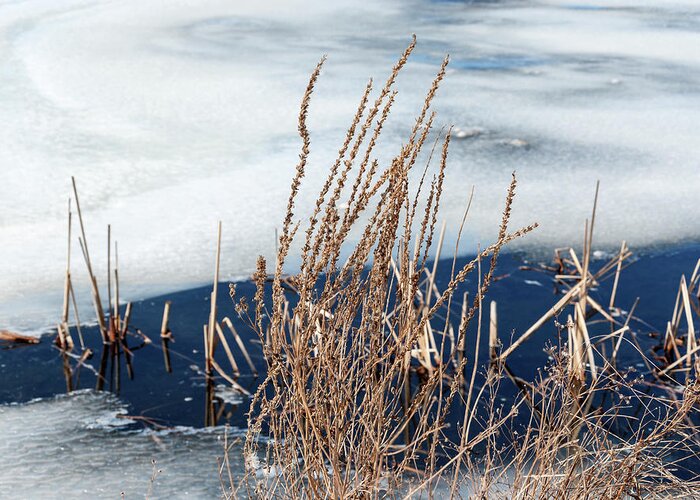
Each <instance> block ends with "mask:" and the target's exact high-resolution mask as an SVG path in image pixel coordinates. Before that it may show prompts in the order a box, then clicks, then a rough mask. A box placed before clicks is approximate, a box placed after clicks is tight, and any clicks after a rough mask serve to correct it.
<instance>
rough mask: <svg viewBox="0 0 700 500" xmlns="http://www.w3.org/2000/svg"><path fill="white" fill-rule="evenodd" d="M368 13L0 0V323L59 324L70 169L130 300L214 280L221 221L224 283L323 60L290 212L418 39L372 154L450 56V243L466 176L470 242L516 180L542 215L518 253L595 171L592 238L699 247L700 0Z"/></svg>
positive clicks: (445, 92)
mask: <svg viewBox="0 0 700 500" xmlns="http://www.w3.org/2000/svg"><path fill="white" fill-rule="evenodd" d="M366 4H367V2H349V1H340V2H320V1H318V0H314V1H312V2H308V1H305V2H301V1H296V0H295V1H284V2H283V1H276V2H265V3H261V4H257V3H254V2H225V1H223V0H220V1H214V0H205V1H201V2H197V4H196V7H194V6H193V5H192V4H191V3H189V2H171V1H167V0H159V1H150V2H137V1H121V2H106V1H89V0H75V1H70V0H69V1H65V2H60V3H56V2H53V1H49V0H45V1H40V0H37V1H27V2H8V1H3V2H0V109H2V112H1V113H0V326H3V327H6V328H7V327H12V328H15V329H19V330H22V331H32V330H37V329H41V328H44V327H46V326H49V325H52V324H53V323H54V322H55V319H56V318H57V317H58V315H59V311H60V306H59V304H60V300H61V291H62V284H61V283H62V273H63V267H64V260H65V251H66V250H65V242H64V239H65V228H66V220H65V219H66V217H65V210H66V202H67V198H68V196H69V194H70V176H71V175H75V176H76V177H77V179H78V184H79V187H80V193H81V201H82V204H83V209H84V212H85V216H86V220H87V231H88V241H89V244H90V249H91V254H92V256H93V259H94V260H95V261H96V262H97V265H96V271H97V273H98V276H103V275H104V261H105V254H106V245H105V235H106V225H107V223H111V224H112V227H113V231H114V234H115V236H116V239H117V240H118V241H119V254H120V263H121V269H120V272H121V277H122V283H123V285H124V288H123V293H122V296H123V297H129V298H136V297H139V296H140V297H143V296H146V295H148V294H151V293H159V292H163V291H167V290H173V289H176V288H184V287H187V286H191V285H195V284H200V283H203V282H204V281H205V280H209V279H210V275H211V267H212V265H211V264H212V261H213V244H214V236H215V230H216V221H217V220H219V219H221V220H222V221H223V224H224V241H223V256H222V270H223V278H233V277H237V276H242V275H245V274H247V273H248V272H250V271H251V270H252V268H253V265H254V259H255V257H256V256H257V255H258V254H260V253H263V254H266V255H268V256H269V255H270V254H271V252H272V251H273V249H274V228H275V227H276V226H278V225H279V221H280V220H281V217H282V211H283V208H284V205H285V203H286V196H287V191H288V184H289V180H290V178H291V175H292V171H293V168H294V165H295V163H296V158H297V154H298V147H299V140H298V138H297V137H296V122H295V120H296V115H297V110H298V103H299V100H300V97H301V95H302V92H303V89H304V88H305V85H306V81H307V79H308V74H309V73H310V71H311V69H312V68H313V67H314V65H315V64H316V62H317V61H318V59H319V57H320V56H321V55H322V54H324V53H326V54H328V55H329V61H328V63H327V66H326V67H325V69H324V71H323V74H322V77H321V79H320V82H319V85H318V89H317V93H316V95H315V97H314V100H313V103H312V110H311V118H310V128H311V133H312V150H313V154H312V157H311V165H310V167H309V169H310V172H309V176H308V178H309V179H310V180H309V185H308V188H309V189H306V190H304V191H303V192H302V198H301V200H300V206H304V205H308V204H309V202H310V200H311V199H312V196H313V193H312V191H313V190H312V189H311V188H313V187H314V186H315V185H318V179H319V178H320V175H321V174H322V173H323V171H324V169H325V168H327V166H328V164H329V158H332V156H333V151H334V150H336V149H337V147H338V146H339V145H340V143H341V141H342V138H343V136H344V132H343V128H344V127H345V126H346V125H347V123H348V121H349V119H350V117H351V116H352V113H353V108H354V107H355V103H356V101H357V100H358V99H359V96H360V93H361V91H362V89H363V86H364V84H365V82H366V80H367V78H368V77H370V76H374V77H376V78H377V80H378V81H382V79H383V78H384V77H385V76H386V75H387V71H388V68H389V67H390V66H391V65H392V64H393V61H394V60H395V59H396V57H397V55H398V54H399V53H400V51H401V50H402V49H403V47H405V45H406V44H407V43H408V41H409V39H410V34H411V33H416V34H417V35H418V40H419V46H418V48H417V50H416V52H415V57H414V58H413V60H412V61H411V62H410V63H409V65H408V66H407V68H406V70H405V73H404V74H403V75H402V76H401V78H400V80H399V82H398V89H399V91H400V95H399V99H398V103H397V107H396V112H395V114H394V115H393V117H392V119H391V121H390V123H389V124H388V126H387V130H386V136H385V137H384V140H383V141H382V142H381V144H380V149H381V151H382V152H383V157H386V156H388V155H391V154H393V153H395V152H396V149H397V147H398V146H399V145H400V142H401V140H402V139H403V138H404V136H405V134H406V129H407V127H409V126H410V125H411V124H412V123H413V116H414V115H415V114H416V113H417V111H418V108H419V106H420V105H421V104H422V95H423V94H424V92H425V90H426V89H427V87H428V86H429V82H430V79H431V77H432V75H433V74H434V73H435V72H436V70H437V67H438V64H439V63H440V61H441V59H442V57H443V56H444V54H446V53H449V54H450V55H451V58H452V63H451V66H450V68H451V69H450V74H449V77H448V78H447V80H446V82H445V84H444V86H443V88H442V89H441V91H440V94H439V97H438V100H437V110H438V111H439V113H440V115H439V121H438V123H439V124H440V125H442V124H454V125H456V126H458V127H459V128H460V129H461V130H463V131H479V133H476V134H474V133H468V134H463V137H461V138H459V137H457V138H456V139H455V141H453V144H452V154H451V158H450V161H449V172H448V181H447V182H448V188H447V190H446V192H445V199H444V202H443V207H444V211H443V216H444V217H445V218H446V219H447V221H448V223H450V227H451V228H454V229H453V230H452V231H449V232H448V233H449V234H452V233H454V232H456V225H457V224H458V222H457V221H459V219H460V218H461V213H462V210H463V206H464V203H465V200H466V197H467V195H468V192H469V189H470V187H471V185H472V184H474V185H476V198H475V203H474V206H473V211H472V214H471V217H470V220H469V223H468V228H467V240H468V241H467V242H466V243H465V244H463V245H462V246H461V248H462V249H463V250H464V251H465V252H469V251H473V249H474V245H475V244H476V242H482V243H486V242H488V241H489V240H490V239H491V238H492V237H493V236H494V234H495V227H496V224H497V221H498V217H499V214H500V211H501V205H502V198H503V195H504V192H505V188H506V185H507V183H508V181H509V177H510V172H511V171H513V170H517V171H518V174H519V178H520V186H519V189H518V196H519V198H518V200H517V202H516V204H515V207H514V209H515V221H514V223H516V224H524V223H529V222H531V221H533V220H537V221H539V222H540V223H541V228H540V229H539V230H538V231H537V233H536V234H533V235H532V236H530V237H528V240H527V241H528V242H529V244H530V245H535V246H538V247H542V248H544V247H547V248H549V247H550V246H553V245H560V244H571V243H576V242H579V241H580V239H581V234H582V230H581V227H582V221H583V219H584V218H585V217H586V216H587V215H588V213H589V211H590V206H591V204H592V197H593V192H594V186H595V181H596V179H600V180H601V182H602V188H601V198H600V203H599V208H600V210H599V214H598V219H597V222H596V224H597V232H596V243H597V244H599V245H602V246H611V245H617V244H618V242H619V240H621V239H623V238H624V239H627V241H628V242H629V244H630V246H632V247H633V248H634V247H638V246H640V245H652V244H657V243H664V242H676V241H679V240H686V239H697V237H698V234H700V219H699V218H698V217H696V216H694V215H693V214H696V213H697V197H698V190H699V189H700V168H699V166H700V165H699V163H700V140H699V139H700V137H699V135H698V134H699V132H698V127H697V123H698V122H697V116H698V112H699V111H700V99H699V98H698V97H699V91H698V89H699V88H700V87H699V86H698V84H699V83H700V81H699V80H700V60H699V59H698V58H697V54H700V34H699V33H698V31H699V29H700V6H699V5H698V3H697V2H691V1H686V2H679V1H669V2H652V1H642V0H640V1H631V0H624V1H621V0H619V1H615V2H608V1H605V2H602V1H588V2H586V1H583V2H578V1H569V2H567V1H543V2H483V3H482V2H429V1H409V2H398V1H395V2H394V1H389V2H382V3H381V4H376V5H366ZM457 139H459V140H457ZM302 213H303V210H300V212H299V215H301V214H302ZM449 234H448V237H449ZM73 262H74V264H75V265H74V266H73V268H74V274H75V279H76V283H78V284H81V288H82V290H83V291H84V290H85V289H86V285H87V281H86V279H85V275H84V274H83V273H82V271H79V270H80V269H81V266H79V264H81V262H80V254H79V252H78V251H77V248H74V254H73ZM79 295H80V296H81V297H85V298H86V299H87V298H88V295H86V294H84V293H80V294H79ZM83 310H84V311H85V313H84V314H87V311H89V310H90V309H89V308H88V307H85V308H84V309H83Z"/></svg>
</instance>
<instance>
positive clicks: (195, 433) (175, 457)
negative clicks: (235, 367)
mask: <svg viewBox="0 0 700 500" xmlns="http://www.w3.org/2000/svg"><path fill="white" fill-rule="evenodd" d="M125 413H126V409H125V408H124V407H123V404H121V403H120V402H119V400H117V399H116V398H115V397H113V396H111V395H109V394H107V393H95V392H90V391H88V392H79V393H73V394H71V395H67V396H59V397H57V398H54V399H46V400H39V401H33V402H31V403H27V404H21V405H7V406H0V429H2V431H1V432H2V439H0V498H6V499H15V498H17V499H19V498H90V499H92V498H110V499H115V498H120V493H121V492H124V493H125V496H126V498H143V496H144V495H145V494H146V493H147V492H148V491H149V483H150V478H151V474H152V472H153V465H152V462H151V461H152V460H156V468H157V469H159V470H162V472H161V473H160V474H159V475H158V476H157V479H156V481H155V482H154V484H153V486H152V498H216V497H217V496H218V494H219V493H220V491H221V490H220V483H219V476H218V473H217V467H218V466H217V460H216V459H217V456H219V457H220V456H222V455H223V449H224V448H223V432H224V431H223V429H221V428H216V429H214V430H204V429H201V430H194V429H185V428H183V429H175V430H173V431H160V432H155V431H150V430H149V431H146V430H136V429H137V428H135V430H133V431H125V430H124V429H123V426H125V425H127V424H128V422H129V421H128V420H124V419H120V418H117V415H119V414H125ZM120 428H122V429H121V430H119V429H120ZM239 455H240V452H239V450H238V449H236V451H235V453H232V454H231V456H230V460H231V461H232V466H233V467H234V468H235V470H234V473H238V472H239V471H241V470H242V465H241V464H240V463H239Z"/></svg>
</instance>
